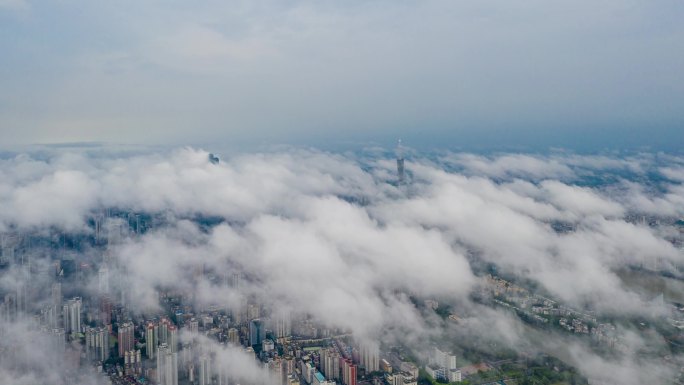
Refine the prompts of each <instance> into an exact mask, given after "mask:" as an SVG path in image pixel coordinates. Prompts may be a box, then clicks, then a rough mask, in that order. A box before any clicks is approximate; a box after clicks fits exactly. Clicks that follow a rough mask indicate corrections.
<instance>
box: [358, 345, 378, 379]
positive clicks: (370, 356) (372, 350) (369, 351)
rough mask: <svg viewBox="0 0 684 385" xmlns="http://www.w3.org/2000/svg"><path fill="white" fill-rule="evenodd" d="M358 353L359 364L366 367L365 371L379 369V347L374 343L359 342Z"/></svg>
mask: <svg viewBox="0 0 684 385" xmlns="http://www.w3.org/2000/svg"><path fill="white" fill-rule="evenodd" d="M360 353H361V365H363V367H364V368H366V372H376V371H378V370H380V349H379V348H378V345H377V344H376V343H373V342H363V343H361V346H360Z"/></svg>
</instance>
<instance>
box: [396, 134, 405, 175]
mask: <svg viewBox="0 0 684 385" xmlns="http://www.w3.org/2000/svg"><path fill="white" fill-rule="evenodd" d="M396 152H397V179H398V182H399V184H402V183H404V181H405V180H406V175H405V172H404V149H403V147H402V146H401V139H399V143H398V144H397V151H396Z"/></svg>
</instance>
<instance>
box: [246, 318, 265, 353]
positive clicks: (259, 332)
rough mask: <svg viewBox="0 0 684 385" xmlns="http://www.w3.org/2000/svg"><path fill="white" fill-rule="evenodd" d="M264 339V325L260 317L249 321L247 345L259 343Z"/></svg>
mask: <svg viewBox="0 0 684 385" xmlns="http://www.w3.org/2000/svg"><path fill="white" fill-rule="evenodd" d="M263 340H264V326H263V325H262V324H261V320H260V319H258V318H257V319H254V320H251V321H250V322H249V346H256V345H260V344H261V341H263Z"/></svg>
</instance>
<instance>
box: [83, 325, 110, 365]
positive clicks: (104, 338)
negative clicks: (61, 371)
mask: <svg viewBox="0 0 684 385" xmlns="http://www.w3.org/2000/svg"><path fill="white" fill-rule="evenodd" d="M85 338H86V351H87V353H88V356H89V357H90V359H96V360H98V361H106V360H107V359H108V358H109V331H108V330H107V329H106V328H90V327H86V330H85Z"/></svg>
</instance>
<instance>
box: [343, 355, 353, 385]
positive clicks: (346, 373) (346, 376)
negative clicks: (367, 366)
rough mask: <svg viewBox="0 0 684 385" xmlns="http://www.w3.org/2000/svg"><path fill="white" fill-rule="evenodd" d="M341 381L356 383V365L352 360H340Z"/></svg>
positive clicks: (349, 383) (350, 383) (349, 384)
mask: <svg viewBox="0 0 684 385" xmlns="http://www.w3.org/2000/svg"><path fill="white" fill-rule="evenodd" d="M341 366H342V383H343V384H344V385H356V365H354V364H353V363H352V360H351V359H349V358H345V359H343V360H342V365H341Z"/></svg>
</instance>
